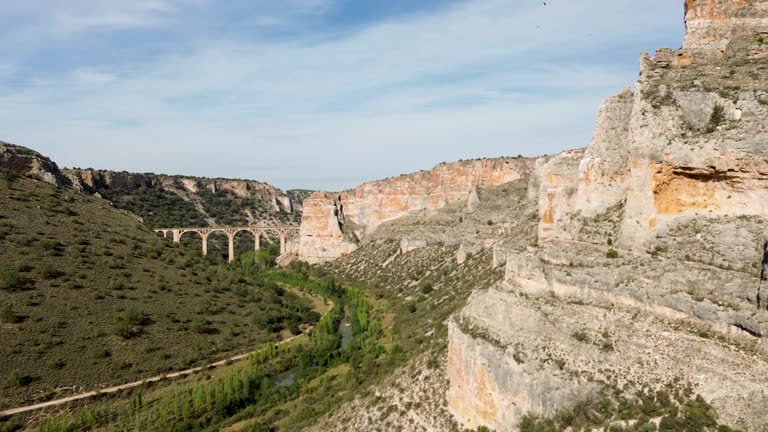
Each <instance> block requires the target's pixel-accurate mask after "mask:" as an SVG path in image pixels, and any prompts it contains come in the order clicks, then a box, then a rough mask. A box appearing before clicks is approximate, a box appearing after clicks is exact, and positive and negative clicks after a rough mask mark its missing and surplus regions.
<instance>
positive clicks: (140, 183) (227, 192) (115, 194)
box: [64, 169, 301, 226]
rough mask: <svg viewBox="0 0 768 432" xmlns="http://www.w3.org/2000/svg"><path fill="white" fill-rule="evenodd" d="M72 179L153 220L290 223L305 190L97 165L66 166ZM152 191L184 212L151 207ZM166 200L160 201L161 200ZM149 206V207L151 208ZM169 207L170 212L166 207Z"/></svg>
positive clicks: (212, 223)
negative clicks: (161, 212)
mask: <svg viewBox="0 0 768 432" xmlns="http://www.w3.org/2000/svg"><path fill="white" fill-rule="evenodd" d="M64 173H65V174H66V175H67V176H68V177H69V180H70V181H71V183H72V185H73V186H74V187H75V188H76V189H78V190H80V191H81V192H84V193H90V194H99V195H100V196H101V197H103V198H105V199H108V200H110V201H112V202H113V203H114V204H115V205H116V206H117V207H120V208H123V209H124V210H127V211H132V212H135V213H137V214H138V215H139V216H142V217H144V219H145V220H146V221H147V222H148V223H149V224H151V225H152V224H153V223H154V224H157V223H159V224H167V223H175V224H184V223H186V224H189V225H192V226H198V225H210V226H215V225H233V224H236V225H256V224H260V223H272V222H276V223H290V222H294V221H295V220H297V219H298V218H299V216H300V213H301V202H300V201H299V199H300V198H301V195H300V194H299V195H296V194H293V196H294V197H295V198H293V199H292V198H291V197H290V196H289V195H288V193H286V192H283V191H281V190H280V189H277V188H276V187H274V186H272V185H270V184H267V183H263V182H259V181H253V180H239V179H222V178H200V177H185V176H171V175H162V174H152V173H146V174H137V173H130V172H125V171H122V172H115V171H105V170H94V169H67V170H64ZM148 191H149V193H150V194H152V200H153V201H158V202H155V205H156V206H157V207H162V208H168V209H170V208H174V209H175V212H176V213H182V206H183V207H184V209H183V213H184V214H183V215H181V216H182V217H173V218H171V217H162V215H158V214H157V212H154V211H152V212H151V214H145V213H147V211H146V210H147V209H145V208H144V207H143V206H142V205H141V202H142V201H144V200H145V198H146V197H143V196H142V194H146V193H147V192H148ZM161 198H162V200H164V201H168V202H167V204H161V203H160V202H159V201H160V200H161ZM150 210H151V209H150ZM168 213H171V212H168Z"/></svg>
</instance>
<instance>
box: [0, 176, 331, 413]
mask: <svg viewBox="0 0 768 432" xmlns="http://www.w3.org/2000/svg"><path fill="white" fill-rule="evenodd" d="M3 177H4V180H3V181H2V182H0V407H8V406H12V405H17V404H20V403H21V402H25V401H30V400H31V399H33V398H34V399H42V398H48V397H51V396H54V395H61V394H65V393H70V392H73V391H76V390H79V389H80V388H90V387H93V386H99V385H106V384H111V383H121V382H125V381H129V380H133V379H136V378H139V377H142V376H149V375H153V374H156V373H157V372H160V371H166V370H170V369H177V368H183V367H185V366H189V365H191V364H194V363H199V362H201V361H204V360H208V359H212V358H221V357H224V355H225V353H231V352H235V351H242V350H247V349H249V348H252V347H255V346H257V345H259V344H260V343H262V342H264V341H267V340H270V339H275V338H278V337H279V336H280V333H283V334H284V335H287V334H288V330H292V331H294V332H298V326H299V325H300V324H302V323H308V322H311V321H314V320H316V319H317V318H318V314H317V313H316V312H314V311H312V310H311V308H310V305H309V303H308V302H307V301H306V300H304V299H303V298H300V297H297V296H296V295H293V294H291V293H290V292H287V291H284V290H282V289H281V288H279V287H277V285H275V284H270V283H259V282H258V281H251V280H246V279H245V278H244V276H243V274H244V273H242V272H239V271H237V269H236V268H232V267H227V266H225V265H223V264H213V263H212V262H211V261H209V260H206V259H204V258H202V257H201V256H200V252H199V249H193V248H189V249H186V248H184V247H183V246H175V245H173V244H172V243H171V242H170V241H167V240H164V239H162V238H159V237H158V236H157V235H155V234H154V233H153V232H151V231H150V230H149V229H148V228H146V227H145V225H144V224H142V223H141V222H139V221H138V220H137V219H136V218H135V217H134V216H132V215H130V214H128V213H125V212H122V211H119V210H116V209H114V208H111V207H110V206H109V204H108V203H107V202H106V201H104V200H101V199H98V198H96V197H91V196H86V195H83V194H80V193H78V192H75V191H74V190H72V189H69V188H64V187H55V186H53V185H50V184H47V183H44V182H41V181H37V180H32V179H29V178H16V177H15V176H13V175H4V176H3ZM251 258H252V257H251Z"/></svg>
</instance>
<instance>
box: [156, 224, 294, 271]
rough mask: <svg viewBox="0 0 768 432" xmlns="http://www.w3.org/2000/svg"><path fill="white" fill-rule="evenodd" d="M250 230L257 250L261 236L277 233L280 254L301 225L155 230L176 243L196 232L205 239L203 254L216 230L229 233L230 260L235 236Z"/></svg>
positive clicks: (206, 252) (232, 255) (206, 251)
mask: <svg viewBox="0 0 768 432" xmlns="http://www.w3.org/2000/svg"><path fill="white" fill-rule="evenodd" d="M243 231H246V232H249V233H251V234H252V235H253V238H254V241H255V250H256V251H258V250H259V249H261V237H262V236H263V235H266V234H267V233H271V234H275V235H277V237H278V238H279V239H280V254H281V255H282V254H284V253H285V251H286V249H285V241H286V239H287V238H288V235H290V234H291V233H292V232H298V231H299V227H297V226H291V225H276V226H269V225H263V226H252V227H206V228H158V229H155V232H156V233H158V234H162V235H163V237H165V238H168V234H171V236H172V238H173V242H174V243H180V242H181V237H182V236H183V235H184V234H186V233H195V234H197V235H199V236H200V238H202V239H203V255H208V236H209V235H211V234H212V233H215V232H221V233H224V234H226V235H227V239H228V240H229V262H233V261H234V260H235V236H236V235H237V234H238V233H240V232H243Z"/></svg>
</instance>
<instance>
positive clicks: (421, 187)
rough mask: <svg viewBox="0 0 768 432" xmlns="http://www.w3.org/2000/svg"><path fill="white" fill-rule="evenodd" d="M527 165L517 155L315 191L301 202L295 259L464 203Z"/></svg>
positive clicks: (322, 255) (348, 245)
mask: <svg viewBox="0 0 768 432" xmlns="http://www.w3.org/2000/svg"><path fill="white" fill-rule="evenodd" d="M527 166H528V163H527V161H522V160H516V159H484V160H475V161H461V162H455V163H446V164H440V165H438V166H436V167H434V168H432V170H430V171H421V172H418V173H415V174H408V175H402V176H400V177H395V178H389V179H386V180H381V181H375V182H370V183H365V184H362V185H360V186H358V187H356V188H354V189H352V190H349V191H345V192H341V193H339V194H330V193H326V194H315V195H313V196H312V197H311V198H310V199H308V200H306V201H305V203H304V213H303V216H302V234H301V248H300V257H301V258H302V259H304V260H306V261H309V262H322V261H327V260H330V259H334V258H338V257H339V256H342V255H345V254H347V253H349V252H351V251H352V250H354V249H355V248H356V242H357V241H359V240H360V239H362V238H364V237H365V236H366V235H368V234H371V233H372V232H373V231H375V230H376V228H377V227H379V226H380V225H381V224H382V223H385V222H387V221H392V220H395V219H398V218H401V217H403V216H406V215H408V214H411V213H413V212H416V211H420V210H427V211H429V210H437V209H441V208H443V207H445V206H447V205H449V204H452V203H459V202H466V201H467V200H468V199H470V198H471V197H472V196H473V193H474V198H476V195H477V192H476V191H475V188H477V187H491V186H498V185H501V184H505V183H509V182H512V181H515V180H519V179H520V178H522V177H523V176H524V175H525V173H526V172H527ZM318 218H320V219H318Z"/></svg>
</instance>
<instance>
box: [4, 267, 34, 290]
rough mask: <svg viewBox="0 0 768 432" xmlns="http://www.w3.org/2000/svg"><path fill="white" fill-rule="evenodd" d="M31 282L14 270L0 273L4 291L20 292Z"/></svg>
mask: <svg viewBox="0 0 768 432" xmlns="http://www.w3.org/2000/svg"><path fill="white" fill-rule="evenodd" d="M28 282H29V281H28V280H27V279H26V278H25V277H24V276H22V275H20V274H19V272H17V271H14V270H10V269H8V270H3V271H2V272H0V289H2V290H4V291H11V292H14V291H20V290H22V289H24V288H25V287H26V286H27V283H28Z"/></svg>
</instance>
